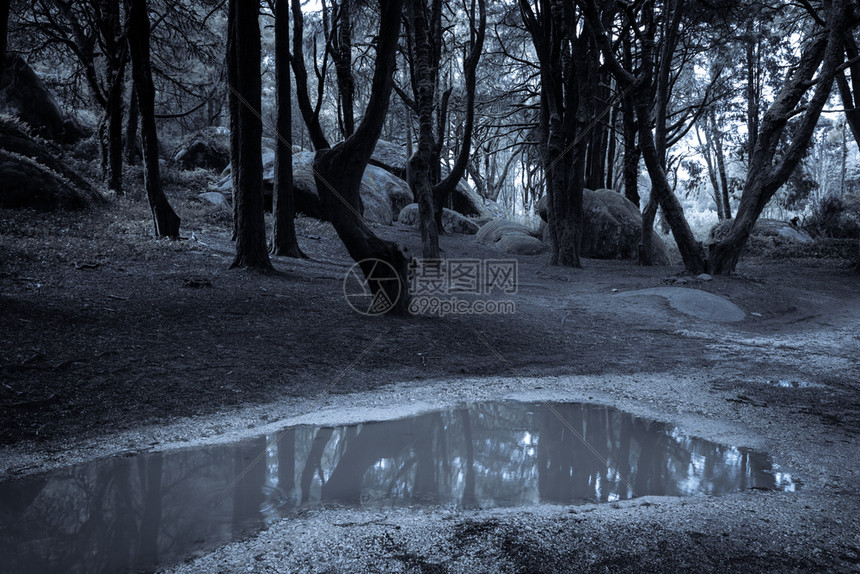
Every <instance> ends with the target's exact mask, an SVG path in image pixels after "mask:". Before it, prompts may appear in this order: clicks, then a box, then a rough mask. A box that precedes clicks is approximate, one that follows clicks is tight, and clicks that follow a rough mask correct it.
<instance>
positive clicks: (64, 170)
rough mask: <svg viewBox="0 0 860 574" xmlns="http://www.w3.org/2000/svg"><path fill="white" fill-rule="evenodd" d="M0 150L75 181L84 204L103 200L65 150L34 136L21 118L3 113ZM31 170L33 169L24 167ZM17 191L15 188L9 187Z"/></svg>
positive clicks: (65, 178)
mask: <svg viewBox="0 0 860 574" xmlns="http://www.w3.org/2000/svg"><path fill="white" fill-rule="evenodd" d="M0 149H2V150H3V151H5V152H7V153H9V154H12V155H14V156H21V157H23V158H27V159H30V160H32V161H34V162H35V163H36V164H38V165H40V166H43V167H44V168H47V169H48V170H50V171H51V172H52V173H54V174H56V175H58V176H60V177H61V179H63V180H66V181H68V182H70V183H71V184H72V186H73V187H74V188H75V189H76V190H78V191H79V192H80V193H81V194H82V197H84V198H85V199H84V200H83V201H84V203H95V202H100V201H103V200H104V198H103V197H102V196H101V194H99V192H98V191H96V189H95V188H94V187H93V186H92V184H90V182H89V181H87V180H86V179H84V178H83V177H81V176H80V175H79V174H78V173H77V172H76V171H75V170H74V169H72V168H71V167H70V166H69V164H68V162H67V161H64V160H63V158H62V153H61V151H60V150H59V148H57V147H56V146H54V145H52V144H50V143H49V142H46V141H44V140H41V139H39V138H37V137H33V136H31V135H30V133H29V131H28V126H26V125H25V124H23V123H22V122H21V121H19V120H17V119H15V118H13V117H11V116H5V115H0ZM22 169H26V170H29V168H22ZM0 181H2V182H3V185H2V186H0V189H2V188H3V187H6V186H7V185H10V184H9V182H7V181H5V180H2V179H0ZM9 191H13V190H9Z"/></svg>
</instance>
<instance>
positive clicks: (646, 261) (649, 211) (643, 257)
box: [639, 191, 657, 267]
mask: <svg viewBox="0 0 860 574" xmlns="http://www.w3.org/2000/svg"><path fill="white" fill-rule="evenodd" d="M656 216H657V197H656V196H655V195H654V193H653V191H652V193H651V197H650V198H649V199H648V204H647V205H646V206H645V209H643V210H642V238H641V239H640V241H639V265H642V266H645V267H648V266H651V265H654V251H653V249H654V245H653V241H652V237H653V235H654V218H655V217H656Z"/></svg>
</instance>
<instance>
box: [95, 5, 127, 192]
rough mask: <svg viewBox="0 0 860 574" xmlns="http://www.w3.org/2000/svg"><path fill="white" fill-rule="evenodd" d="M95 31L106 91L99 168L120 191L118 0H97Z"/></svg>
mask: <svg viewBox="0 0 860 574" xmlns="http://www.w3.org/2000/svg"><path fill="white" fill-rule="evenodd" d="M99 11H100V13H101V20H100V21H99V22H98V27H99V34H100V36H101V37H102V40H103V46H104V49H103V56H104V69H105V77H106V78H107V86H106V88H107V92H106V94H105V97H106V101H105V107H104V114H103V116H102V122H101V126H100V127H99V135H100V140H101V146H102V169H103V173H104V176H105V180H106V181H107V186H108V189H109V190H110V191H113V192H114V193H116V194H117V195H122V159H123V158H122V128H123V126H122V95H123V87H124V86H125V66H126V58H127V53H128V52H127V45H128V44H127V43H125V42H123V41H122V25H121V23H120V4H119V0H101V1H100V3H99Z"/></svg>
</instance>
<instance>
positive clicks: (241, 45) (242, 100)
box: [227, 0, 272, 270]
mask: <svg viewBox="0 0 860 574" xmlns="http://www.w3.org/2000/svg"><path fill="white" fill-rule="evenodd" d="M229 1H230V2H231V3H233V4H234V6H233V7H232V8H231V9H230V13H231V14H232V15H233V17H234V23H233V26H231V27H230V26H228V27H229V28H231V30H232V34H231V35H230V37H228V38H227V51H228V54H230V55H229V56H228V58H227V60H228V62H230V63H231V64H233V65H235V66H236V69H235V71H234V73H233V74H231V75H229V76H230V79H231V80H234V81H235V82H236V84H232V85H230V86H229V89H230V91H231V92H233V93H234V94H235V96H236V99H237V102H236V105H235V107H236V109H235V112H236V118H235V121H231V127H233V128H234V129H235V130H236V132H237V133H236V134H233V137H235V138H236V142H237V143H238V150H237V151H238V157H233V158H231V160H232V164H233V170H234V171H235V172H236V176H235V179H234V181H236V182H237V183H238V186H237V187H236V189H235V192H234V197H235V203H234V209H235V210H236V211H235V213H236V257H235V258H234V259H233V264H232V265H231V266H230V267H231V268H232V267H246V268H252V269H261V270H268V269H271V268H272V263H271V261H270V260H269V252H268V249H267V247H266V222H265V217H264V214H263V159H262V148H261V145H262V144H261V141H262V137H263V122H262V119H261V116H260V100H261V97H262V86H261V78H260V61H261V54H260V52H261V48H260V22H259V5H258V4H257V3H256V2H247V1H246V0H229ZM231 111H233V110H231Z"/></svg>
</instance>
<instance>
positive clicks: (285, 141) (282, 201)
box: [272, 0, 305, 257]
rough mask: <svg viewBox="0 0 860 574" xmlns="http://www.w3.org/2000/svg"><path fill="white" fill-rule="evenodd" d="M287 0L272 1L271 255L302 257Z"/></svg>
mask: <svg viewBox="0 0 860 574" xmlns="http://www.w3.org/2000/svg"><path fill="white" fill-rule="evenodd" d="M289 33H290V16H289V0H275V108H276V110H277V119H276V120H275V121H276V124H277V130H278V133H277V138H278V142H277V147H276V148H275V185H274V190H273V192H272V253H273V254H275V255H287V256H289V257H304V256H305V254H304V253H302V250H301V249H300V248H299V242H298V239H296V221H295V217H296V209H295V203H294V197H293V118H292V113H293V110H292V102H291V99H292V98H291V96H290V68H289V66H290V64H289V61H290V38H289Z"/></svg>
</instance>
